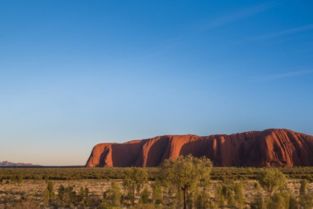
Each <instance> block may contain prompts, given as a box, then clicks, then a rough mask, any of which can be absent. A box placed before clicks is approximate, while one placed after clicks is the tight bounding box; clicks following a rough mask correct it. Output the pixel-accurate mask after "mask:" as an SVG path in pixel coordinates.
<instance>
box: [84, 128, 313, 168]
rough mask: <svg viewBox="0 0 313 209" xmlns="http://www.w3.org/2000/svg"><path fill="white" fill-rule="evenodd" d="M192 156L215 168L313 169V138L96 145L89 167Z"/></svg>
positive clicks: (282, 135)
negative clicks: (312, 167)
mask: <svg viewBox="0 0 313 209" xmlns="http://www.w3.org/2000/svg"><path fill="white" fill-rule="evenodd" d="M188 154H192V155H193V156H196V157H201V156H206V157H208V158H210V159H211V160H212V162H213V164H214V166H313V136H310V135H306V134H302V133H297V132H294V131H291V130H286V129H268V130H264V131H253V132H244V133H238V134H232V135H211V136H195V135H165V136H158V137H154V138H149V139H143V140H134V141H130V142H126V143H123V144H118V143H103V144H98V145H96V146H95V147H94V148H93V150H92V152H91V155H90V157H89V159H88V161H87V163H86V166H87V167H126V166H143V167H151V166H158V165H160V164H161V163H162V162H163V160H165V159H176V158H177V157H178V156H179V155H188Z"/></svg>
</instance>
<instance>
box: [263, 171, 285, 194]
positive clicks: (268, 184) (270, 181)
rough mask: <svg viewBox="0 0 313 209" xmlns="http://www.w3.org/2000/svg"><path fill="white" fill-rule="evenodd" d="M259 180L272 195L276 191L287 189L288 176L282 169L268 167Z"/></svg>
mask: <svg viewBox="0 0 313 209" xmlns="http://www.w3.org/2000/svg"><path fill="white" fill-rule="evenodd" d="M259 182H260V184H261V186H262V187H263V188H264V189H265V190H266V191H268V192H269V194H270V196H272V195H273V194H274V193H275V192H277V191H282V190H284V189H286V185H287V178H286V176H285V175H284V174H283V173H282V172H281V171H280V170H278V169H276V168H268V169H265V170H264V171H263V172H262V174H261V176H260V179H259Z"/></svg>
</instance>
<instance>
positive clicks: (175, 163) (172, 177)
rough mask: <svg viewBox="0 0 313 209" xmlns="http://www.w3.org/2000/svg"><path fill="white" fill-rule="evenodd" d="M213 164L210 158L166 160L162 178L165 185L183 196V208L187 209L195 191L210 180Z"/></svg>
mask: <svg viewBox="0 0 313 209" xmlns="http://www.w3.org/2000/svg"><path fill="white" fill-rule="evenodd" d="M211 167H212V163H211V161H210V160H209V159H208V158H195V157H192V156H191V155H188V156H185V157H184V156H179V157H178V158H177V159H176V160H165V161H164V163H163V164H162V166H161V170H160V171H161V174H160V175H161V177H162V179H163V181H165V182H166V184H165V185H168V184H169V185H173V186H174V187H176V188H177V190H178V191H177V192H182V194H183V208H184V209H187V199H188V197H190V196H192V195H193V190H194V188H196V187H199V186H201V183H202V182H204V181H206V180H207V179H209V178H210V172H211Z"/></svg>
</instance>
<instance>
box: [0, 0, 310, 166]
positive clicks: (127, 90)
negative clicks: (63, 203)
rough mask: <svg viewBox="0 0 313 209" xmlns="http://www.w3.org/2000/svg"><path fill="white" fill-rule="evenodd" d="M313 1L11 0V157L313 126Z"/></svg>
mask: <svg viewBox="0 0 313 209" xmlns="http://www.w3.org/2000/svg"><path fill="white" fill-rule="evenodd" d="M312 10H313V2H312V1H310V0H306V1H305V0H281V1H251V0H246V1H242V0H238V1H233V0H229V1H225V0H224V1H191V0H190V1H183V0H177V1H173V0H163V1H161V0H158V1H146V0H142V1H139V0H132V1H118V0H107V1H106V0H90V1H89V0H88V1H87V0H85V1H81V0H66V1H65V0H37V1H32V0H27V1H25V0H20V1H18V0H0V161H1V160H9V161H14V162H20V161H22V162H31V163H37V164H44V165H68V164H84V163H85V161H86V160H87V157H88V155H89V153H90V151H91V148H92V147H93V145H95V144H96V143H99V142H106V141H108V142H121V141H124V140H129V139H135V138H146V137H151V136H155V135H161V134H185V133H193V134H198V135H209V134H218V133H234V132H241V131H247V130H263V129H266V128H281V127H282V128H289V129H293V130H296V131H300V132H304V133H308V134H313V12H312Z"/></svg>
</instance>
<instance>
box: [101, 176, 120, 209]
mask: <svg viewBox="0 0 313 209" xmlns="http://www.w3.org/2000/svg"><path fill="white" fill-rule="evenodd" d="M121 196H122V192H121V188H120V186H119V185H118V183H116V182H114V181H113V182H112V183H111V187H110V188H109V189H108V190H107V191H106V192H105V193H104V194H103V199H104V200H103V201H104V202H106V203H107V205H109V206H119V205H120V204H121Z"/></svg>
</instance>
